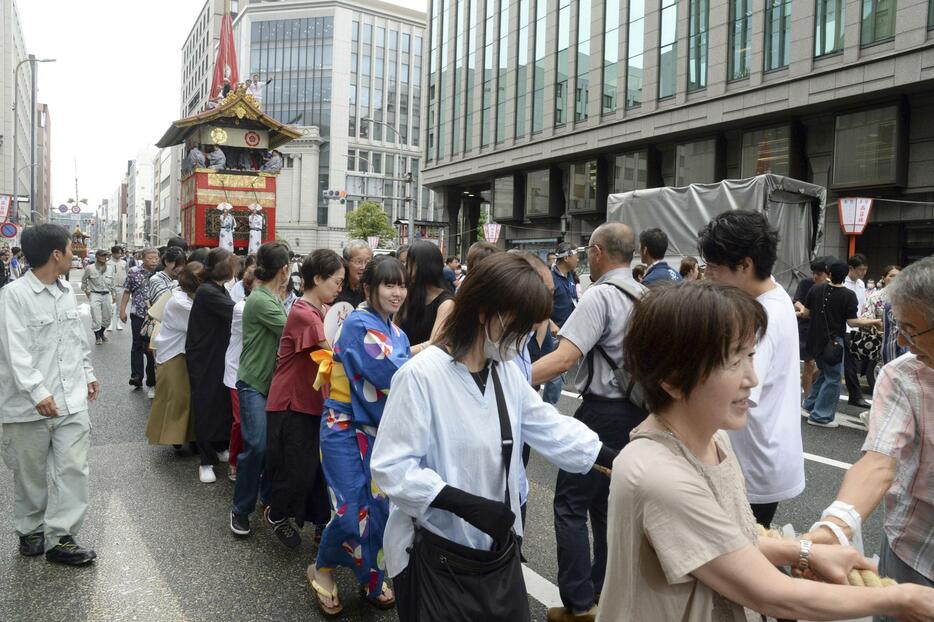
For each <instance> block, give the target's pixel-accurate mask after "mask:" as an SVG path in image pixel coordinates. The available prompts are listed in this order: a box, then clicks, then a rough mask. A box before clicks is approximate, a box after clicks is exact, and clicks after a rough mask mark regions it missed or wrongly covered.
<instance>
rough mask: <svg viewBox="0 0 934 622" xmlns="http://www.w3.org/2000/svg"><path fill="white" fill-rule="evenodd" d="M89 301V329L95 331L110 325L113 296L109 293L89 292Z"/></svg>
mask: <svg viewBox="0 0 934 622" xmlns="http://www.w3.org/2000/svg"><path fill="white" fill-rule="evenodd" d="M88 302H90V303H91V330H92V331H94V332H95V333H96V332H97V331H99V330H101V329H102V328H107V327H108V326H110V318H111V315H112V313H113V297H112V296H111V295H110V294H97V293H94V292H91V293H90V295H89V296H88Z"/></svg>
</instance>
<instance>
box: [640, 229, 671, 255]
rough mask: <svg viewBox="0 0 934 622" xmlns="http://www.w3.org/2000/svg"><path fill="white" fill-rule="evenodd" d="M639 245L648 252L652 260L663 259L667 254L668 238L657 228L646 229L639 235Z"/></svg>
mask: <svg viewBox="0 0 934 622" xmlns="http://www.w3.org/2000/svg"><path fill="white" fill-rule="evenodd" d="M639 245H640V246H641V247H642V248H644V249H645V250H647V251H648V252H649V257H651V258H652V259H664V257H665V253H666V252H668V236H667V235H665V232H664V231H662V230H661V229H658V228H653V229H646V230H645V231H643V232H642V233H640V234H639Z"/></svg>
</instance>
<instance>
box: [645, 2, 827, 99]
mask: <svg viewBox="0 0 934 622" xmlns="http://www.w3.org/2000/svg"><path fill="white" fill-rule="evenodd" d="M842 1H843V0H841V2H842ZM661 13H662V16H661V21H662V24H661V29H660V31H659V39H658V47H659V52H658V98H659V99H661V98H663V97H671V96H672V95H674V94H675V92H677V85H676V84H675V83H676V82H677V78H678V62H677V61H678V2H677V0H661Z"/></svg>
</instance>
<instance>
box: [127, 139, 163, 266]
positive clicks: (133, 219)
mask: <svg viewBox="0 0 934 622" xmlns="http://www.w3.org/2000/svg"><path fill="white" fill-rule="evenodd" d="M157 153H158V150H157V149H156V148H155V147H144V148H142V149H140V151H139V153H138V154H137V156H136V159H135V160H131V161H130V163H129V167H128V170H127V177H126V189H127V190H126V196H127V206H126V210H127V211H126V214H127V228H126V236H127V237H126V244H127V248H129V249H132V250H139V249H142V248H146V247H148V246H153V245H154V243H155V242H156V234H155V232H154V230H153V220H152V212H153V206H152V204H153V197H154V196H155V195H154V193H153V164H152V163H153V160H154V159H155V157H156V154H157Z"/></svg>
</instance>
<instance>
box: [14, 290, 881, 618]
mask: <svg viewBox="0 0 934 622" xmlns="http://www.w3.org/2000/svg"><path fill="white" fill-rule="evenodd" d="M78 278H80V273H77V272H76V273H73V274H72V281H73V282H77V281H76V279H78ZM79 302H84V300H83V296H79ZM109 335H110V336H111V341H110V342H109V343H107V344H104V345H102V346H96V347H94V350H93V360H94V367H95V370H96V373H97V376H98V378H99V379H100V381H101V384H102V394H101V398H100V400H99V401H98V402H97V403H96V404H94V405H93V406H92V407H91V420H92V426H93V430H92V447H91V453H90V463H91V508H90V511H89V513H88V517H87V520H86V522H85V524H84V527H83V529H82V531H81V534H80V537H79V542H80V543H82V544H84V545H86V546H90V547H92V548H94V549H95V550H96V551H97V553H98V556H99V557H98V561H97V562H96V563H95V564H94V565H92V566H90V567H87V568H77V569H73V568H65V567H61V566H56V565H53V564H49V563H47V562H45V561H44V559H43V558H42V557H39V558H30V559H27V558H23V557H20V556H19V555H18V554H17V552H16V545H17V540H16V538H15V533H14V531H13V527H12V506H13V499H12V481H11V476H10V473H9V471H8V470H6V469H5V468H3V469H0V525H2V526H3V530H2V533H3V534H4V535H3V538H2V539H0V620H3V621H10V622H14V621H17V622H18V621H26V620H29V621H34V620H41V621H43V622H46V621H47V622H54V621H58V620H62V621H69V622H73V621H76V620H95V621H110V620H114V621H124V620H139V621H163V620H171V621H192V622H202V621H203V622H215V621H217V620H244V621H254V620H256V621H259V620H277V621H292V620H294V621H308V620H320V619H323V617H322V616H321V615H320V614H319V613H318V611H317V610H316V609H315V605H314V597H313V594H312V592H311V589H310V588H309V587H308V584H307V582H306V579H305V568H306V566H307V565H308V563H309V562H310V561H311V560H312V559H313V553H314V551H313V548H312V546H311V544H310V543H309V541H310V537H308V535H307V533H306V534H305V542H303V544H302V546H301V548H300V549H299V550H297V551H290V550H288V549H285V548H284V547H283V546H281V545H280V544H279V542H278V541H277V540H276V539H275V537H274V536H273V535H272V533H271V532H270V531H269V530H268V529H266V528H265V527H264V526H263V525H262V524H261V523H260V521H259V517H258V514H254V516H253V523H254V528H255V531H254V536H253V537H252V538H249V539H247V540H235V539H234V538H233V537H232V536H231V534H230V532H229V530H228V527H227V512H228V508H229V505H230V501H231V498H232V494H233V484H232V483H231V482H230V481H228V480H227V479H226V478H225V477H218V481H217V482H216V483H214V484H210V485H205V484H201V483H200V482H199V481H198V475H197V472H198V459H197V458H196V457H194V456H184V457H177V456H175V455H174V452H173V451H172V449H171V448H166V447H156V446H150V445H148V444H147V442H146V440H145V438H144V430H145V427H146V419H147V416H148V413H149V400H148V399H147V398H146V395H145V393H144V392H143V391H132V390H131V387H130V386H129V385H128V384H127V379H128V377H129V350H130V335H129V330H124V331H122V332H113V333H109ZM577 404H578V401H577V400H576V399H574V398H572V397H569V396H563V397H562V398H561V401H560V403H559V409H560V410H561V412H563V413H564V414H567V415H570V414H572V413H573V412H574V409H575V408H576V407H577ZM840 410H841V412H842V413H843V414H846V415H848V416H850V417H852V418H853V420H855V415H857V414H858V413H857V411H856V409H853V408H851V407H849V406H847V405H846V404H845V403H844V402H841V409H840ZM802 434H803V436H804V448H805V452H806V453H807V454H808V455H809V456H810V458H809V459H808V460H807V461H806V470H807V489H806V490H805V492H804V493H803V494H802V495H801V496H800V497H798V498H797V499H794V500H792V501H788V502H785V503H782V504H781V505H780V506H779V510H778V514H777V516H776V523H778V524H780V525H783V524H785V523H791V524H792V525H794V526H795V527H796V528H797V529H798V530H799V531H800V530H806V529H807V528H808V527H809V526H810V525H811V523H812V522H814V521H816V520H817V519H818V517H819V515H820V512H821V510H822V509H823V508H825V507H826V506H827V505H828V504H829V503H830V502H831V501H832V500H833V498H834V495H835V493H836V490H837V488H838V487H839V485H840V482H841V480H842V477H843V474H844V472H845V471H844V469H845V467H846V464H847V463H852V462H855V461H856V460H858V459H859V457H860V451H859V448H860V446H861V444H862V441H863V438H864V436H865V432H864V431H862V430H859V429H855V428H853V427H840V428H837V429H818V428H814V427H811V426H808V425H805V424H804V420H803V419H802ZM218 475H219V476H221V475H222V474H221V473H219V474H218ZM555 475H556V469H555V467H554V466H552V465H551V464H550V463H548V462H547V461H546V460H544V459H543V458H541V456H538V455H535V454H533V456H532V460H531V462H530V464H529V468H528V476H529V481H530V500H529V505H528V525H527V529H526V538H525V546H524V552H525V555H526V557H527V558H528V564H527V570H528V572H527V576H526V579H527V583H528V588H529V592H530V596H529V602H530V604H531V606H532V613H533V619H534V620H544V619H545V610H546V607H547V606H550V605H555V604H558V602H557V588H555V587H554V583H555V581H556V577H557V562H556V559H555V542H554V529H553V523H552V512H551V500H552V497H553V491H554V483H555ZM880 515H881V512H876V513H875V514H874V515H872V516H871V517H869V519H868V520H867V521H866V524H865V528H864V537H865V541H866V546H867V551H869V552H870V553H875V552H877V551H878V548H879V542H880V530H881V518H880ZM4 543H5V544H4ZM338 577H339V585H340V588H341V594H342V595H343V601H344V604H345V614H344V617H343V619H346V620H373V621H383V620H395V619H396V616H395V614H394V613H393V612H388V613H387V612H378V611H376V610H374V609H372V608H371V607H369V606H367V605H366V604H365V603H363V602H361V599H360V598H359V597H357V595H356V590H355V589H354V587H355V586H354V581H353V578H352V575H351V573H350V572H349V571H339V572H338Z"/></svg>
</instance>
